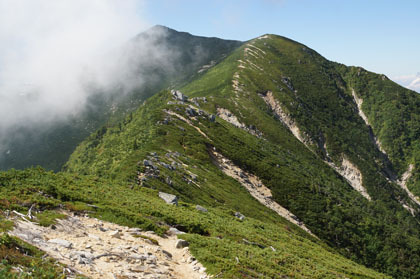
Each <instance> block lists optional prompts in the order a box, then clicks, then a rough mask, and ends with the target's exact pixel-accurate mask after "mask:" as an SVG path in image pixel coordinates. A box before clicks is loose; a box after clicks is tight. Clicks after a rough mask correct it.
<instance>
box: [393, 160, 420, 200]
mask: <svg viewBox="0 0 420 279" xmlns="http://www.w3.org/2000/svg"><path fill="white" fill-rule="evenodd" d="M413 170H414V165H413V164H410V165H409V166H408V169H407V171H406V172H405V173H403V175H402V176H401V180H399V181H397V183H398V185H400V186H401V188H403V189H404V191H405V192H406V193H407V195H408V196H409V197H410V199H411V200H412V201H413V202H415V203H416V204H417V205H419V206H420V201H419V200H418V198H417V197H416V196H415V195H414V194H413V193H411V191H410V190H409V189H408V188H407V182H408V180H409V179H410V178H411V176H412V175H413Z"/></svg>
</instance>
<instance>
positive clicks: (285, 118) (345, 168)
mask: <svg viewBox="0 0 420 279" xmlns="http://www.w3.org/2000/svg"><path fill="white" fill-rule="evenodd" d="M260 96H261V98H263V100H264V101H265V102H266V104H267V105H268V106H269V107H270V108H271V110H272V111H273V112H274V113H275V115H276V116H277V117H278V119H279V120H280V121H281V122H282V123H283V125H285V126H286V127H287V128H289V130H290V132H292V134H293V135H294V136H295V137H296V138H297V139H298V140H299V141H300V142H302V143H303V144H305V146H307V147H308V149H309V150H311V149H310V148H309V146H308V145H309V144H312V143H313V141H312V140H311V138H310V137H309V136H308V135H306V134H304V133H301V131H300V129H299V127H298V126H297V125H296V122H295V121H294V119H292V118H291V117H290V115H289V114H287V113H286V112H285V111H284V110H283V109H282V107H281V105H280V104H279V102H278V101H277V100H276V99H275V98H274V96H273V93H272V92H271V91H268V92H267V93H266V94H260ZM321 149H323V151H324V154H325V155H326V156H327V160H325V162H326V163H327V164H328V165H329V166H330V167H332V168H333V169H334V170H336V171H337V172H338V173H339V174H340V175H341V176H342V177H344V178H345V179H346V180H347V181H348V182H349V184H350V185H351V186H352V187H353V188H354V189H355V190H356V191H358V192H359V193H361V194H362V195H363V196H364V197H365V198H367V199H368V200H371V198H370V196H369V194H368V193H367V191H366V189H365V188H364V187H363V184H362V174H361V172H360V170H359V169H358V168H357V167H356V166H355V165H354V164H352V163H351V162H350V161H349V160H348V159H347V158H345V156H343V160H342V163H341V166H336V165H335V164H334V163H333V162H332V161H331V160H330V159H329V158H328V152H327V151H326V143H325V142H324V143H323V144H322V146H321Z"/></svg>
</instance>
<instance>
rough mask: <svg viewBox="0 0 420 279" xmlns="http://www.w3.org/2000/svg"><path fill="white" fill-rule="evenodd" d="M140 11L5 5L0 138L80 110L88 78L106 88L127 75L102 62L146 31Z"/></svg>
mask: <svg viewBox="0 0 420 279" xmlns="http://www.w3.org/2000/svg"><path fill="white" fill-rule="evenodd" d="M141 8H142V2H141V1H138V0H124V1H119V0H54V1H51V0H0V135H2V136H5V133H7V131H8V129H9V128H10V127H13V126H15V125H23V124H24V123H27V124H28V125H30V123H33V122H37V123H40V122H48V121H51V120H56V119H61V118H65V117H66V116H68V115H70V114H75V113H77V111H78V110H79V109H80V108H81V107H83V104H84V103H85V101H86V98H87V97H88V96H87V95H88V91H87V90H86V86H85V85H86V83H88V82H91V80H89V79H91V78H92V79H94V81H95V82H96V84H97V85H98V86H102V87H106V86H110V85H111V84H112V83H113V79H118V78H122V77H121V74H120V73H121V72H122V71H121V68H123V65H122V64H121V61H118V63H120V64H119V66H118V67H117V64H116V62H117V61H107V64H104V63H103V55H105V54H106V53H108V52H110V51H112V50H113V49H115V48H117V47H119V46H120V45H122V44H123V43H124V42H126V41H127V40H128V39H130V38H131V37H133V36H134V35H136V34H137V33H139V32H140V31H142V30H144V29H145V28H146V27H148V24H147V22H145V21H143V20H142V18H141V15H140V14H139V13H140V11H141ZM116 58H117V57H115V59H116ZM119 58H121V57H119ZM129 60H130V59H126V60H125V61H124V62H128V61H129ZM0 137H1V136H0ZM0 140H1V139H0Z"/></svg>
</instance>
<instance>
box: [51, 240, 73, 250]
mask: <svg viewBox="0 0 420 279" xmlns="http://www.w3.org/2000/svg"><path fill="white" fill-rule="evenodd" d="M48 242H49V243H53V244H57V245H59V246H62V247H65V248H69V249H70V248H71V247H72V246H73V243H71V242H70V241H67V240H64V239H58V238H54V239H50V240H48Z"/></svg>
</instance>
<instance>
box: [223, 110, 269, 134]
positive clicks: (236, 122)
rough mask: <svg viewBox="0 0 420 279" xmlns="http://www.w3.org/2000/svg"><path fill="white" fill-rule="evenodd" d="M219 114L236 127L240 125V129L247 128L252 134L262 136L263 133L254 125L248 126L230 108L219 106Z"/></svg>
mask: <svg viewBox="0 0 420 279" xmlns="http://www.w3.org/2000/svg"><path fill="white" fill-rule="evenodd" d="M217 116H219V117H220V118H222V119H223V120H225V121H227V122H229V123H230V124H232V125H233V126H235V127H238V128H239V129H242V130H245V131H247V132H248V133H250V134H251V135H254V136H256V137H259V138H260V137H262V133H261V132H260V131H259V130H258V129H257V128H256V127H255V126H253V125H250V126H246V125H245V124H243V123H241V122H240V121H239V120H238V118H237V117H236V115H234V114H233V113H232V112H230V111H229V110H228V109H225V108H220V107H219V108H217Z"/></svg>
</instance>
